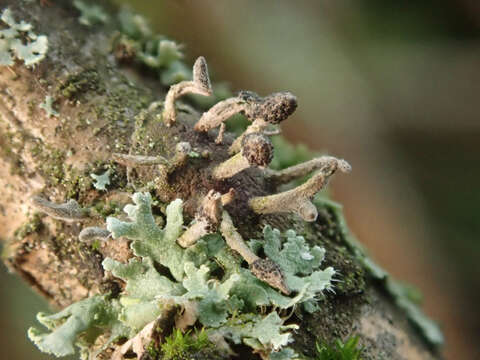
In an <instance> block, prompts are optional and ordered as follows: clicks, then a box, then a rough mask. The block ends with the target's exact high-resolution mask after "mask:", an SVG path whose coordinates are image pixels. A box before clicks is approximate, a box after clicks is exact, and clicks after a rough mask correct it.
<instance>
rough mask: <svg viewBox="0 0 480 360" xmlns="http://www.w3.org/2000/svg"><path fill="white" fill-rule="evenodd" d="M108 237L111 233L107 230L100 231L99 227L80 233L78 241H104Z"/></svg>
mask: <svg viewBox="0 0 480 360" xmlns="http://www.w3.org/2000/svg"><path fill="white" fill-rule="evenodd" d="M110 235H111V233H110V231H108V230H107V229H102V228H99V227H87V228H84V229H83V230H82V231H80V234H79V235H78V238H79V239H80V241H85V242H89V241H92V240H95V239H102V240H106V239H107V238H108V237H109V236H110Z"/></svg>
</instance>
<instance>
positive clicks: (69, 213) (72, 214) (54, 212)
mask: <svg viewBox="0 0 480 360" xmlns="http://www.w3.org/2000/svg"><path fill="white" fill-rule="evenodd" d="M31 204H32V206H33V207H34V208H36V209H37V210H39V211H41V212H44V213H45V214H47V215H48V216H51V217H53V218H54V219H58V220H63V221H68V222H72V221H82V220H85V219H86V218H87V215H88V210H87V209H83V208H82V207H80V205H78V203H77V202H76V201H75V200H73V199H70V200H68V201H67V202H66V203H64V204H56V203H53V202H50V201H48V200H47V199H44V198H42V197H40V196H33V197H32V198H31Z"/></svg>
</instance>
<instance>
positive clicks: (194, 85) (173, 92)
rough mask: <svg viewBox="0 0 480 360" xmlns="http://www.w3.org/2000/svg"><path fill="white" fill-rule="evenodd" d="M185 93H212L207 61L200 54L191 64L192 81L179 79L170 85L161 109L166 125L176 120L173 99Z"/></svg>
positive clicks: (207, 94)
mask: <svg viewBox="0 0 480 360" xmlns="http://www.w3.org/2000/svg"><path fill="white" fill-rule="evenodd" d="M187 93H192V94H199V95H203V96H210V95H212V86H211V84H210V78H209V76H208V67H207V62H206V61H205V58H204V57H203V56H200V57H199V58H198V59H197V60H196V61H195V64H194V65H193V81H181V82H179V83H178V84H175V85H172V86H170V90H168V93H167V96H166V98H165V107H164V110H163V119H164V121H165V124H166V125H167V126H171V125H172V124H173V123H175V121H176V111H175V101H176V100H177V99H178V98H179V97H180V96H183V95H185V94H187Z"/></svg>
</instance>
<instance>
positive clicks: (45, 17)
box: [0, 0, 436, 359]
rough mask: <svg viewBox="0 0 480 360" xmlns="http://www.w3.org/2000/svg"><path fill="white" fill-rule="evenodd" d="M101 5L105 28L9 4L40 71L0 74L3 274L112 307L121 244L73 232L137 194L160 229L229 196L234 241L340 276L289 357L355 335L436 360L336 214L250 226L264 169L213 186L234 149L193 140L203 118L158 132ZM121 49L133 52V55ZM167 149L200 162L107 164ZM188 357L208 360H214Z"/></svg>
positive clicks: (64, 10)
mask: <svg viewBox="0 0 480 360" xmlns="http://www.w3.org/2000/svg"><path fill="white" fill-rule="evenodd" d="M102 4H103V5H104V7H105V9H107V10H109V11H110V12H111V13H112V16H111V18H112V19H113V20H111V21H110V22H108V23H106V24H104V25H97V26H95V27H86V26H84V25H82V24H80V23H79V22H78V12H77V11H76V10H75V8H74V7H73V6H72V5H71V3H70V2H69V1H58V2H57V1H56V2H55V4H54V5H53V6H51V7H43V6H41V5H40V4H38V3H37V2H30V3H28V4H27V3H25V4H24V3H23V2H21V3H20V2H18V1H13V0H7V1H6V4H5V6H9V8H10V9H11V11H12V12H13V13H14V14H15V15H18V18H19V19H20V18H22V19H23V20H25V21H27V22H29V23H32V24H34V25H35V29H36V31H38V33H41V34H46V35H47V36H48V39H49V51H48V53H47V54H46V58H45V59H44V60H43V61H42V62H41V63H39V64H38V66H37V67H36V69H35V71H32V70H30V69H27V68H25V66H23V65H22V64H20V63H17V64H15V65H14V66H11V67H9V68H5V67H0V93H1V96H0V113H1V115H2V119H1V120H2V121H0V150H1V151H0V186H1V187H2V189H5V196H3V197H2V199H1V200H0V204H1V206H2V212H1V214H0V229H1V230H2V231H1V233H2V240H4V241H5V242H6V245H5V247H6V250H5V252H4V260H5V262H6V263H7V264H8V266H9V267H10V268H11V269H12V270H13V271H16V272H18V273H19V274H20V275H22V276H23V278H24V279H25V280H27V281H28V282H29V283H30V284H31V286H32V287H34V288H35V289H37V290H38V291H39V292H40V293H41V294H42V295H43V296H45V297H46V298H47V299H48V300H49V301H50V302H51V303H52V304H54V305H56V306H58V307H60V308H63V307H65V306H68V305H70V304H72V303H74V302H76V301H80V300H82V299H85V298H87V297H90V296H95V295H98V294H100V293H107V292H109V293H110V294H112V296H116V294H118V293H119V292H120V291H121V290H122V287H123V284H122V283H121V282H120V281H118V280H117V279H115V278H113V277H111V276H109V275H108V274H105V272H104V270H103V268H102V266H101V263H102V260H103V259H104V258H106V257H110V258H112V259H114V260H116V261H120V262H124V263H125V262H127V260H128V259H130V258H131V257H132V253H131V250H130V248H129V246H128V243H127V242H126V241H123V242H122V241H113V240H111V239H109V240H107V241H102V242H101V243H100V245H97V246H92V245H91V244H87V243H82V242H80V240H79V239H78V234H79V232H80V230H81V229H82V227H84V226H100V225H102V221H103V218H104V217H105V216H106V215H118V214H119V213H120V211H121V209H122V208H123V207H124V206H125V205H126V204H127V203H128V202H129V201H130V200H129V194H131V193H133V192H134V188H136V189H145V190H150V191H151V193H152V196H153V208H152V209H153V213H154V215H156V216H157V218H158V221H161V220H160V219H161V218H162V217H163V214H164V211H165V208H164V206H165V204H167V203H169V202H171V201H173V200H175V199H176V198H182V199H183V200H184V201H185V204H184V213H185V216H186V218H187V219H193V218H194V216H195V212H196V210H197V208H198V207H199V205H200V202H201V200H202V199H203V197H204V196H205V194H206V193H207V192H208V190H210V189H215V190H217V191H218V192H220V193H221V194H225V193H227V192H228V191H229V189H230V188H234V189H235V199H234V201H233V202H231V203H230V204H229V205H227V206H226V209H227V211H229V213H230V215H231V216H232V218H233V219H234V220H235V225H236V227H237V228H238V231H239V233H241V235H242V236H243V237H244V238H246V239H250V238H256V239H259V238H261V232H262V230H263V227H264V225H267V224H269V225H271V226H273V227H276V228H279V229H280V230H281V231H286V230H288V229H294V230H295V231H296V232H297V233H298V234H301V235H302V236H304V237H305V239H306V240H307V242H308V243H309V244H310V245H311V246H315V245H318V246H321V247H324V248H325V249H326V259H325V262H326V264H327V265H330V266H333V268H335V269H336V270H337V271H338V273H339V280H340V281H339V282H338V283H337V284H336V286H335V293H329V294H327V295H326V296H325V297H324V298H322V299H320V300H319V303H318V305H319V310H318V311H317V312H315V313H314V314H313V315H311V316H310V315H308V316H307V315H306V314H305V313H304V311H303V310H301V309H300V308H297V309H296V310H295V312H294V314H293V315H292V316H293V318H294V319H295V320H296V322H297V323H298V324H299V325H300V328H299V330H298V332H296V333H295V336H294V339H295V342H294V343H293V344H292V348H293V349H295V350H296V351H297V352H298V353H303V354H304V355H305V356H309V357H313V356H314V355H315V353H314V349H315V346H314V345H315V342H318V341H319V340H326V341H331V340H333V339H335V338H338V337H341V338H345V337H348V336H350V335H352V334H354V333H357V334H358V335H359V336H360V342H361V344H363V345H364V346H365V350H364V357H365V358H378V357H380V356H384V357H386V358H391V359H402V358H413V357H415V356H416V357H418V358H424V359H430V358H434V357H435V356H436V355H435V352H434V351H433V350H432V348H431V347H429V346H428V344H426V343H425V342H424V341H423V340H422V338H421V337H420V336H419V335H418V333H417V332H416V331H415V329H414V328H412V327H411V326H410V324H409V322H408V320H407V318H406V317H405V316H404V314H403V313H402V311H400V310H399V309H398V308H397V307H396V306H395V304H394V301H393V300H392V299H391V298H390V297H389V294H388V293H387V292H386V291H385V290H384V287H383V285H382V283H381V281H379V280H378V279H376V278H375V277H374V276H372V275H371V274H370V273H369V271H368V268H366V267H365V264H364V262H362V261H361V258H359V256H358V253H357V252H356V250H355V249H354V248H352V246H351V244H350V242H349V240H348V239H347V235H346V233H345V229H344V228H342V221H343V219H341V218H339V212H338V211H337V210H334V209H333V208H332V206H329V205H328V204H327V205H325V203H324V204H320V205H318V206H317V207H318V218H317V219H316V221H314V222H312V223H306V222H304V221H302V220H300V219H299V218H298V217H296V216H294V215H288V214H268V215H262V216H259V215H258V214H255V213H254V212H253V211H252V210H251V209H250V207H249V206H248V200H249V199H251V198H253V197H262V196H267V195H270V194H272V193H275V192H276V185H275V184H274V183H273V182H269V181H268V179H267V178H265V176H264V173H263V172H262V170H261V169H257V168H249V169H246V170H245V171H243V172H242V173H240V174H237V175H236V176H235V177H232V178H231V179H225V180H222V181H219V180H216V179H214V178H212V176H211V172H212V169H213V168H214V167H215V166H217V165H218V164H220V163H222V162H224V161H226V160H227V159H228V158H229V157H230V155H229V152H228V149H229V147H230V146H231V144H232V143H233V142H234V137H233V136H232V135H231V134H228V133H227V134H225V136H224V141H223V144H216V143H215V141H214V140H215V137H216V133H215V134H214V133H213V132H212V133H210V134H209V133H207V134H203V133H199V132H197V131H195V129H194V125H195V123H196V122H197V121H198V119H200V117H201V111H199V110H196V109H195V104H194V103H190V106H181V107H179V108H178V109H177V123H176V124H175V125H174V126H171V127H168V126H166V125H165V124H164V123H163V121H162V108H161V106H157V105H155V106H152V104H155V103H154V101H158V100H160V101H162V100H163V99H164V98H165V95H166V92H167V90H168V89H167V88H166V87H164V86H163V85H162V84H160V83H158V82H157V81H152V79H151V77H150V75H151V74H155V75H157V74H158V71H162V68H159V69H155V71H154V72H151V73H149V72H148V71H147V72H145V71H143V72H142V71H139V66H137V65H138V64H137V63H136V62H135V60H133V61H126V60H129V59H130V58H129V59H126V58H125V57H122V56H123V55H125V52H122V53H121V54H123V55H122V56H120V55H121V54H119V48H118V46H120V45H121V46H126V44H127V43H128V42H122V43H121V44H119V43H118V42H116V41H117V40H118V32H117V29H118V27H119V21H117V20H115V16H114V14H115V12H116V9H115V7H114V6H112V5H111V4H109V3H107V2H102ZM123 35H125V34H123ZM127 35H128V34H127ZM140 36H142V35H140ZM148 36H149V37H151V35H148ZM124 40H125V38H124ZM127 40H132V41H133V40H134V41H140V42H141V41H142V40H141V39H140V40H139V39H138V38H137V39H134V38H132V37H129V38H128V39H127ZM150 40H151V38H149V40H148V41H150ZM130 50H131V51H132V52H133V54H135V51H138V50H136V46H135V44H134V46H133V47H132V48H131V49H130ZM129 54H131V53H129ZM46 95H48V96H51V97H52V99H54V100H55V105H56V110H57V111H58V113H59V116H58V117H50V116H47V114H46V113H45V111H43V110H41V109H40V108H39V105H40V104H41V103H42V102H43V101H44V99H45V96H46ZM178 142H188V143H190V145H191V147H192V150H193V151H194V152H195V153H197V154H203V156H200V157H197V158H189V159H188V163H187V164H186V166H182V167H179V168H178V169H174V170H173V171H171V172H165V169H164V168H163V167H161V166H138V167H136V168H135V169H129V168H126V167H125V166H121V165H119V164H118V163H116V162H115V161H113V156H112V154H113V153H127V154H140V155H144V156H163V157H164V158H166V159H171V158H173V157H174V156H175V146H176V144H177V143H178ZM274 161H275V160H274ZM108 169H111V170H112V176H111V178H110V180H111V185H110V187H109V191H108V192H104V191H98V190H96V189H95V188H94V187H93V186H92V178H91V177H90V174H91V173H101V172H102V173H103V172H104V171H106V170H108ZM127 174H128V177H127ZM35 194H41V195H42V196H44V197H46V198H48V199H49V200H50V201H55V202H58V203H62V202H65V201H67V200H69V199H75V200H76V201H77V202H78V203H79V204H80V205H81V206H82V207H85V208H90V209H91V211H92V216H91V217H90V218H89V219H88V220H87V222H86V223H85V224H82V226H80V225H79V224H78V223H76V222H74V223H71V224H66V223H62V222H60V221H57V220H54V219H50V218H47V217H45V216H43V215H38V214H35V213H33V212H32V210H31V209H30V208H29V206H28V198H29V197H30V196H32V195H35ZM15 232H16V234H15ZM235 350H237V352H238V353H239V354H241V356H242V358H245V359H248V358H252V359H253V358H256V355H255V354H252V353H251V352H249V351H248V349H245V348H238V349H235ZM196 356H197V358H199V359H209V358H212V359H213V358H216V357H215V356H216V355H215V354H213V355H212V353H211V351H205V353H204V354H202V353H200V354H197V355H196Z"/></svg>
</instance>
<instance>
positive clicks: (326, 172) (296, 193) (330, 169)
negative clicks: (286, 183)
mask: <svg viewBox="0 0 480 360" xmlns="http://www.w3.org/2000/svg"><path fill="white" fill-rule="evenodd" d="M337 169H340V170H341V171H343V172H348V171H349V170H350V165H349V164H348V163H347V162H346V161H345V160H339V159H336V158H334V157H329V158H325V159H324V161H322V163H321V166H320V169H319V170H320V171H319V172H318V173H317V174H315V175H314V176H313V177H312V178H311V179H309V180H308V181H307V182H305V183H304V184H302V185H300V186H298V187H296V188H294V189H292V190H288V191H285V192H282V193H279V194H275V195H269V196H261V197H255V198H253V199H251V200H250V201H249V205H250V207H251V209H252V210H253V211H254V212H256V213H257V214H273V213H288V212H293V213H296V214H298V215H299V216H300V217H301V218H302V219H303V220H305V221H309V222H312V221H315V220H316V219H317V216H318V211H317V208H316V207H315V205H314V204H313V203H312V201H311V200H312V199H313V197H314V196H315V194H316V193H318V192H319V191H320V190H322V189H323V188H324V187H325V185H326V184H327V182H328V179H329V178H330V176H332V175H333V174H334V173H335V172H336V171H337Z"/></svg>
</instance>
